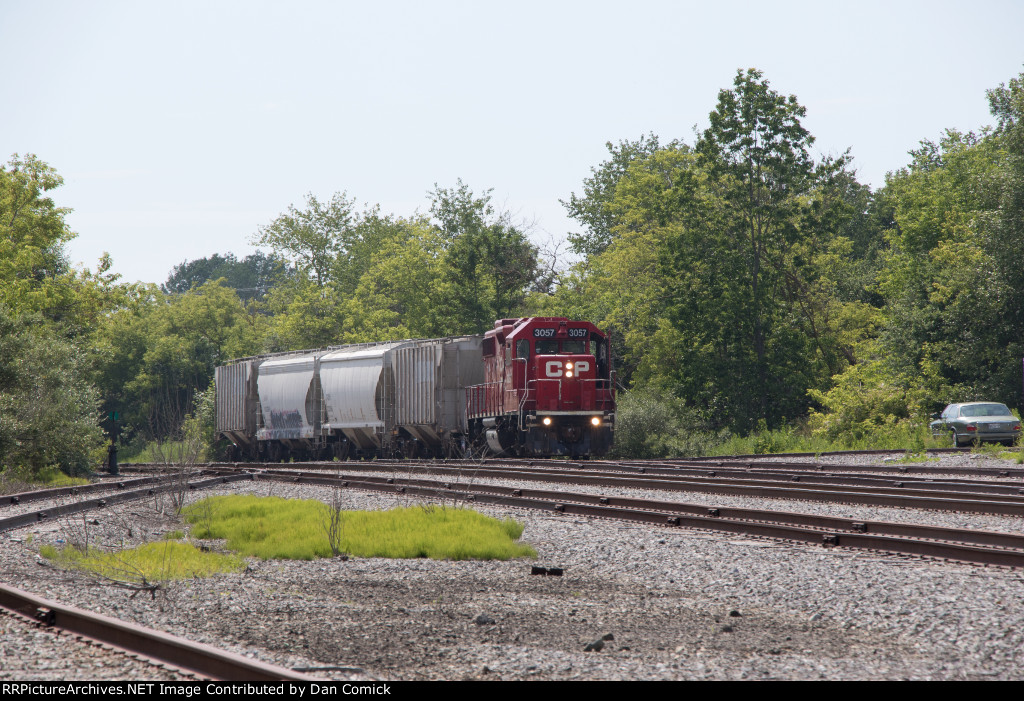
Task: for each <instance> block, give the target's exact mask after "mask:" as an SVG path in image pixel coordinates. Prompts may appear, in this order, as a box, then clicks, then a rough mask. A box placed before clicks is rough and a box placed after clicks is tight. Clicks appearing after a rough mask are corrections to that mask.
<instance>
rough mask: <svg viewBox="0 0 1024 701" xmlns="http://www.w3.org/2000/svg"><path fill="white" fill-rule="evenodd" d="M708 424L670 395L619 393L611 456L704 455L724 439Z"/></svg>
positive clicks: (725, 433)
mask: <svg viewBox="0 0 1024 701" xmlns="http://www.w3.org/2000/svg"><path fill="white" fill-rule="evenodd" d="M728 437H729V432H728V430H725V429H722V430H718V431H715V430H713V429H712V428H711V423H710V422H709V421H707V420H706V419H703V418H701V416H700V415H699V414H698V413H697V412H696V411H695V410H693V409H692V408H690V407H687V406H686V405H685V404H683V402H681V401H679V400H678V399H676V398H675V397H672V396H670V395H669V396H662V395H660V394H658V393H657V392H654V391H651V390H633V391H631V392H621V393H619V401H618V406H617V409H616V421H615V446H614V448H613V451H614V455H615V456H616V457H622V458H676V457H687V456H696V455H706V454H708V453H709V452H710V451H712V450H713V449H714V447H715V446H716V445H717V444H719V443H722V442H723V441H725V440H726V439H728Z"/></svg>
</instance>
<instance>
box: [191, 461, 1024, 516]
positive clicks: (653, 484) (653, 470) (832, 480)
mask: <svg viewBox="0 0 1024 701" xmlns="http://www.w3.org/2000/svg"><path fill="white" fill-rule="evenodd" d="M256 467H257V466H256V465H246V466H244V467H242V466H233V465H227V464H222V465H218V464H211V465H210V466H209V468H208V469H210V470H214V471H217V470H219V471H221V472H222V473H224V474H232V473H235V472H237V471H238V470H252V469H255V468H256ZM260 467H261V469H263V470H264V471H267V470H272V471H276V472H280V473H282V474H284V473H292V474H294V475H296V476H301V475H310V476H315V475H317V474H323V473H324V472H337V473H338V474H341V473H340V472H338V471H340V470H345V471H346V474H348V475H349V478H353V476H354V475H357V474H359V473H360V472H366V471H372V472H387V471H389V470H390V471H393V472H395V473H396V474H397V473H399V472H402V473H405V474H409V475H411V476H415V475H424V476H434V475H438V476H440V475H450V476H453V477H457V478H462V479H463V480H477V479H522V480H528V481H533V482H548V483H555V482H571V483H574V484H582V485H589V486H599V487H607V488H609V489H659V490H666V491H677V492H700V493H707V494H723V495H729V496H741V497H758V498H765V497H767V498H779V499H796V500H802V501H821V502H831V503H844V504H863V505H868V506H892V507H904V508H917V509H934V510H940V511H962V512H967V513H978V514H997V515H1004V516H1024V491H1022V490H1024V483H1020V484H998V483H994V482H983V481H969V480H959V481H950V480H943V481H934V480H928V481H926V480H921V479H916V480H915V479H909V478H907V479H904V478H900V479H898V480H894V479H887V480H886V479H878V478H875V477H872V476H870V475H853V476H844V475H835V474H831V475H830V474H822V475H814V476H809V475H807V474H806V473H782V474H780V473H779V472H778V471H774V470H773V471H768V472H758V471H751V470H705V469H701V470H689V471H687V470H679V469H676V468H669V467H663V466H647V467H645V468H644V471H643V472H638V471H636V470H633V471H626V472H623V471H621V470H620V471H609V470H594V469H592V470H586V471H581V470H576V469H573V468H568V469H566V468H557V467H541V466H537V465H534V466H532V467H528V468H522V467H510V466H506V467H489V466H487V465H486V464H485V465H480V464H476V463H461V464H457V463H433V464H424V463H397V462H396V463H381V462H372V463H292V464H289V465H280V464H273V463H267V464H263V465H261V466H260Z"/></svg>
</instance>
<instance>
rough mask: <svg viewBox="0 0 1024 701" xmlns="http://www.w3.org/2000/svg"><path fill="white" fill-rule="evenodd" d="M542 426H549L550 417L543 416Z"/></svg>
mask: <svg viewBox="0 0 1024 701" xmlns="http://www.w3.org/2000/svg"><path fill="white" fill-rule="evenodd" d="M544 425H545V426H550V425H551V417H550V416H545V417H544Z"/></svg>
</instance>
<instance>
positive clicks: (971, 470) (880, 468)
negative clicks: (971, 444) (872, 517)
mask: <svg viewBox="0 0 1024 701" xmlns="http://www.w3.org/2000/svg"><path fill="white" fill-rule="evenodd" d="M630 464H637V463H636V462H635V461H632V462H631V463H630ZM658 464H659V465H664V466H666V467H670V466H674V465H678V466H684V467H707V466H709V465H713V466H715V467H735V468H744V467H745V468H755V467H756V468H760V469H767V468H774V469H785V470H800V471H811V470H815V471H824V472H883V473H892V472H898V473H900V474H904V475H915V474H916V475H977V476H980V477H1024V469H1021V468H1014V467H1006V468H985V467H970V466H965V467H949V466H946V467H943V466H939V465H905V464H899V465H897V464H892V465H878V464H875V465H853V464H838V465H832V464H829V465H826V464H824V463H807V462H767V461H756V460H706V461H683V460H680V461H676V462H671V463H670V462H666V461H664V460H659V461H658Z"/></svg>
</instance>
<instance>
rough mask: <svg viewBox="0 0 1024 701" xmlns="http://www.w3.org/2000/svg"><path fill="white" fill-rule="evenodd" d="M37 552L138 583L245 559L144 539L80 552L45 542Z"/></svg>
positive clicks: (197, 573) (211, 570) (230, 567)
mask: <svg viewBox="0 0 1024 701" xmlns="http://www.w3.org/2000/svg"><path fill="white" fill-rule="evenodd" d="M39 554H40V555H42V556H43V557H45V558H46V559H48V560H52V561H53V562H54V563H56V564H57V565H60V566H61V567H66V568H68V569H76V570H83V571H86V572H91V573H93V574H97V575H100V576H102V577H107V578H109V579H115V580H118V581H121V582H135V583H139V584H141V583H144V582H149V583H152V582H166V581H171V580H179V579H191V578H193V577H206V576H209V575H211V574H216V573H218V572H236V571H238V570H240V569H242V568H243V567H245V560H243V559H242V558H240V557H238V556H236V555H223V554H220V553H212V552H204V551H202V550H200V549H199V548H196V547H195V546H193V545H189V544H186V543H178V542H174V541H160V542H156V543H146V544H145V545H140V546H139V547H137V548H132V549H130V550H121V551H119V552H101V551H99V550H95V549H92V548H90V549H89V551H88V552H83V551H81V550H79V549H77V548H73V547H70V546H68V547H64V548H61V549H60V550H58V549H57V548H55V547H53V546H52V545H44V546H43V547H42V548H40V549H39Z"/></svg>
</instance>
